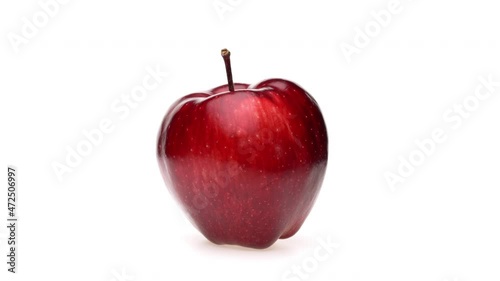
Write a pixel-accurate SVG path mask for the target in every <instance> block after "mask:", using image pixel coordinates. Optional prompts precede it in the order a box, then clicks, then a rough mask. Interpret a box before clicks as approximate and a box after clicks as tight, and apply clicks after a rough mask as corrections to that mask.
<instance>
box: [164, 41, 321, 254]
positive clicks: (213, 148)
mask: <svg viewBox="0 0 500 281" xmlns="http://www.w3.org/2000/svg"><path fill="white" fill-rule="evenodd" d="M229 54H230V53H229V51H227V50H226V49H224V50H222V55H223V57H224V59H225V62H226V71H227V76H228V84H227V85H223V86H220V87H217V88H215V89H213V90H210V91H207V92H200V93H195V94H190V95H187V96H185V97H183V98H181V99H179V100H178V101H177V102H175V103H174V104H173V105H172V106H171V107H170V109H169V110H168V112H167V114H166V115H165V118H164V119H163V123H162V124H161V128H160V131H159V134H158V144H157V158H158V163H159V166H160V170H161V173H162V175H163V178H164V180H165V183H166V184H167V186H168V187H169V189H170V191H171V192H172V193H173V195H174V196H175V198H176V199H177V200H178V201H179V202H180V204H181V206H182V207H183V208H184V210H185V212H186V213H187V215H188V216H189V218H190V220H191V221H192V223H193V224H194V225H195V226H196V227H197V228H198V229H199V230H200V232H201V233H203V235H204V236H205V237H206V238H207V239H208V240H210V241H212V242H213V243H215V244H233V245H240V246H245V247H251V248H267V247H269V246H271V245H272V244H273V243H274V242H276V241H277V240H278V239H279V238H281V239H284V238H288V237H290V236H292V235H294V234H295V233H296V232H297V231H298V230H299V228H300V227H301V225H302V224H303V222H304V220H305V219H306V217H307V215H308V214H309V212H310V211H311V208H312V206H313V204H314V201H315V199H316V197H317V195H318V192H319V190H320V187H321V184H322V182H323V178H324V175H325V170H326V164H327V158H328V137H327V131H326V126H325V122H324V119H323V116H322V114H321V111H320V109H319V107H318V104H317V103H316V101H315V100H314V99H313V97H312V96H311V95H309V94H308V93H307V92H306V91H305V90H304V89H302V88H301V87H300V86H298V85H297V84H295V83H293V82H290V81H287V80H283V79H269V80H265V81H262V82H260V83H257V84H254V85H251V86H250V85H247V84H240V83H236V84H233V82H232V74H231V66H230V61H229Z"/></svg>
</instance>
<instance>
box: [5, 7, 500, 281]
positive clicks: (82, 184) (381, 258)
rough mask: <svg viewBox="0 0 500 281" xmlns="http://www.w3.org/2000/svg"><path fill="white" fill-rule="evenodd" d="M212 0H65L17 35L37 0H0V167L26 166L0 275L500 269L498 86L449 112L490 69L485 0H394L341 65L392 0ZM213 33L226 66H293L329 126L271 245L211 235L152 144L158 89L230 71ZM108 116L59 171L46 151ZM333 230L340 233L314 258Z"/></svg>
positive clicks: (166, 98) (166, 99)
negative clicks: (25, 34)
mask: <svg viewBox="0 0 500 281" xmlns="http://www.w3.org/2000/svg"><path fill="white" fill-rule="evenodd" d="M46 1H47V0H42V2H46ZM213 3H214V2H213V0H205V1H153V0H142V1H90V0H87V1H79V0H73V1H69V2H68V3H67V4H64V5H61V6H60V10H59V11H58V13H56V14H55V15H54V16H53V17H52V18H50V19H49V21H48V23H47V24H46V26H44V27H40V28H39V30H38V32H37V33H36V34H35V35H34V36H33V37H32V38H29V39H27V41H28V42H27V43H25V44H22V45H21V46H19V51H18V52H17V53H16V52H15V48H14V47H13V45H12V44H11V42H10V41H9V34H10V36H12V33H15V34H18V35H21V31H22V28H23V25H24V22H23V20H22V19H23V17H26V18H28V19H29V20H30V21H33V20H32V18H33V15H35V14H36V13H37V12H39V11H43V10H42V9H41V7H40V5H39V4H38V3H37V1H34V0H33V1H2V3H1V4H0V29H1V30H0V33H1V34H2V40H0V94H1V99H0V100H1V101H0V106H1V107H0V117H1V118H0V122H1V123H0V124H1V127H0V132H1V140H0V151H1V153H0V156H1V163H0V167H2V169H3V170H4V171H5V170H6V167H7V165H9V164H12V165H16V166H17V167H18V169H19V193H18V196H19V211H18V215H19V218H20V221H19V224H20V226H19V233H18V238H19V241H18V242H19V250H18V257H19V264H18V272H19V273H18V274H17V275H16V276H13V274H10V273H7V268H6V264H4V262H3V261H4V260H5V259H6V258H5V255H6V254H7V252H6V250H7V249H6V241H5V239H6V237H7V229H6V228H5V227H4V226H2V227H1V229H0V240H1V241H0V242H1V244H0V245H1V246H0V251H1V256H2V258H0V260H1V261H2V264H3V265H2V266H0V269H1V271H0V272H1V273H0V276H2V277H0V279H1V280H75V281H76V280H86V281H88V280H103V281H110V280H117V281H130V280H137V281H157V280H384V281H390V280H394V281H401V280H407V281H417V280H419V281H420V280H427V281H434V280H435V281H443V280H451V281H453V280H459V281H473V280H500V271H499V267H498V266H499V264H500V254H499V253H500V204H499V203H498V202H499V201H500V191H499V189H500V179H499V176H498V175H499V168H500V162H499V160H498V159H499V158H500V148H499V144H500V134H499V130H500V126H499V121H500V110H498V108H499V106H500V97H498V95H499V94H500V88H499V87H496V91H497V92H496V93H495V94H493V95H491V96H490V97H489V98H487V99H485V100H483V101H480V103H479V105H478V106H477V109H475V110H474V111H473V112H469V113H470V116H469V117H468V118H464V119H463V124H461V126H459V128H457V129H453V128H452V126H451V125H453V124H454V123H447V122H445V120H444V119H443V114H444V113H445V112H446V111H447V110H448V109H449V108H453V106H454V104H460V103H462V101H463V100H464V99H465V98H467V97H470V96H472V95H473V94H474V90H475V88H476V87H477V86H478V85H480V82H479V79H478V77H479V76H483V77H488V75H492V77H493V78H492V79H493V80H495V81H499V80H500V70H499V68H498V66H499V63H500V52H499V49H500V33H499V32H498V27H499V26H500V17H498V6H497V5H496V4H495V2H494V1H491V0H490V1H487V0H476V1H429V0H421V1H408V0H401V2H400V8H401V9H402V10H401V11H400V12H399V13H397V14H393V15H392V18H391V20H390V22H389V23H388V24H387V26H385V27H382V28H381V30H380V32H378V34H374V36H372V37H371V39H370V42H369V43H368V44H366V46H364V47H362V48H360V49H359V52H358V53H356V54H354V55H352V56H351V57H350V58H351V59H352V60H351V62H350V63H348V60H347V59H346V56H345V55H344V54H343V52H342V50H341V48H340V45H341V44H342V43H343V42H344V43H346V44H351V45H352V44H354V38H355V36H356V34H357V33H356V31H355V30H356V28H360V29H362V30H363V29H365V27H366V25H370V21H372V20H373V15H372V14H371V12H372V11H375V12H378V11H380V10H382V9H387V5H388V3H389V1H387V0H377V1H295V0H286V1H285V0H280V1H250V0H248V1H247V0H241V1H239V2H238V1H233V2H231V3H232V4H233V7H232V9H231V10H228V11H226V12H225V13H223V14H221V15H222V17H221V16H220V15H219V14H218V12H217V11H216V10H215V8H214V6H213ZM221 3H227V2H226V0H221ZM374 30H375V29H374ZM375 31H376V30H375ZM221 48H229V49H230V50H231V52H232V61H233V71H234V77H235V80H236V81H238V82H246V83H254V82H258V81H259V80H263V79H266V78H270V77H281V78H286V79H289V80H292V81H295V82H297V83H298V84H300V85H302V86H303V87H304V88H305V89H307V90H308V91H309V92H310V93H311V94H312V95H313V96H314V97H315V98H316V100H317V101H318V103H319V104H320V107H321V108H322V110H323V113H324V116H325V119H326V123H327V126H328V131H329V138H330V139H329V140H330V143H329V147H330V154H329V164H328V170H327V175H326V178H325V182H324V184H323V188H322V190H321V193H320V196H319V198H318V200H317V202H316V205H315V207H314V209H313V211H312V213H311V214H310V216H309V218H308V219H307V221H306V223H305V224H304V226H303V228H302V229H301V230H300V231H299V232H298V233H297V234H296V235H295V236H294V237H292V238H290V239H288V240H281V241H278V242H277V243H276V244H275V245H273V246H272V247H271V248H269V249H266V250H249V249H244V248H240V247H224V246H215V245H212V244H211V243H209V242H207V241H206V240H205V238H204V237H203V236H202V235H201V234H200V233H198V232H197V230H195V228H194V227H192V226H191V224H190V223H189V222H188V221H187V220H186V219H185V216H184V215H183V213H182V212H181V211H180V210H179V208H178V206H177V205H176V202H175V201H174V200H173V198H172V197H171V196H170V194H169V193H168V191H167V189H166V188H165V185H164V183H163V181H162V178H161V176H160V173H159V170H158V167H157V163H156V159H155V141H156V133H157V129H158V127H159V125H160V122H161V119H162V117H163V115H164V113H165V112H166V110H167V108H168V107H169V106H170V104H171V103H172V102H173V101H174V100H176V99H178V98H179V97H181V96H183V95H186V94H189V93H191V92H196V91H201V90H206V89H210V88H212V87H215V86H218V85H220V84H224V83H225V73H224V67H223V63H222V59H221V58H220V53H219V52H220V49H221ZM157 65H159V66H160V68H161V70H162V71H168V72H169V73H170V74H169V76H168V77H167V78H165V79H164V81H163V82H162V83H161V84H160V85H159V87H158V88H157V89H155V90H154V91H151V92H149V93H148V95H147V98H145V99H144V101H141V102H139V103H138V104H137V107H136V108H135V109H133V110H131V112H130V115H128V116H127V117H126V118H121V116H120V115H119V114H117V113H116V112H115V111H113V110H112V109H111V104H112V103H113V102H114V101H115V100H116V99H118V100H119V99H120V96H121V95H122V94H123V95H130V92H131V89H132V88H133V87H134V86H137V85H140V84H141V82H142V79H143V78H144V77H145V76H146V75H147V72H146V67H148V66H151V67H155V66H157ZM105 118H109V119H111V120H112V121H113V125H114V130H113V131H112V132H111V133H108V134H105V136H104V139H103V141H102V143H101V144H100V145H98V146H97V147H94V149H93V151H92V152H91V153H90V154H89V155H88V156H85V157H84V158H83V160H82V161H81V164H79V165H77V166H76V167H75V168H73V170H72V172H68V173H65V174H64V175H63V177H62V181H59V180H58V178H57V176H56V174H55V173H54V171H53V168H52V166H51V165H52V163H53V162H54V161H56V162H59V163H65V157H66V154H67V151H66V147H67V146H70V147H73V148H74V147H76V145H77V144H78V143H79V142H81V141H82V140H84V139H85V137H84V136H83V134H82V130H92V129H95V128H97V127H98V124H99V122H100V121H101V120H103V119H105ZM435 128H441V129H443V130H444V131H445V134H446V137H447V140H446V141H445V142H444V143H441V144H438V145H437V147H436V148H435V150H434V151H433V153H432V155H430V156H428V157H426V159H425V160H424V161H423V164H422V165H420V166H418V167H417V168H416V169H415V171H414V173H413V174H412V175H411V176H408V177H405V182H404V183H398V184H397V185H396V186H395V188H393V189H391V188H390V186H389V185H388V184H387V182H386V179H385V178H384V173H386V172H393V173H397V168H398V165H399V163H400V160H399V159H398V156H402V157H403V158H406V159H408V157H409V155H410V153H412V151H415V150H416V149H417V147H416V145H415V143H414V142H415V140H422V139H424V138H429V137H430V136H431V134H432V131H433V130H434V129H435ZM4 173H6V172H4ZM1 178H2V181H3V183H2V186H4V187H5V188H3V189H2V190H3V191H2V192H1V194H2V195H1V198H3V199H1V200H0V201H1V202H2V204H1V209H2V210H1V217H2V218H4V217H5V218H6V213H7V212H6V204H5V202H6V192H7V191H6V184H7V183H6V175H4V176H2V177H1ZM2 220H4V219H2ZM2 225H4V223H3V222H2ZM328 239H330V240H331V241H334V242H335V243H338V244H339V247H338V248H337V249H335V251H334V252H333V253H332V254H329V255H328V258H327V259H326V260H324V261H316V260H314V259H315V257H314V251H315V249H316V248H318V247H321V243H319V242H318V241H319V240H328ZM294 266H297V267H299V269H300V270H302V271H303V272H306V273H307V278H303V277H304V276H303V277H302V278H301V277H300V276H298V275H294V274H292V273H290V272H289V271H291V270H292V269H293V268H294ZM286 278H288V279H286Z"/></svg>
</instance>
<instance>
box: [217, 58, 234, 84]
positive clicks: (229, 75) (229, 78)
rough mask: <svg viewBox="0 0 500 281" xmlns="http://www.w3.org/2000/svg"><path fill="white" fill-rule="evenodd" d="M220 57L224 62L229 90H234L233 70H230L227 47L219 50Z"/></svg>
mask: <svg viewBox="0 0 500 281" xmlns="http://www.w3.org/2000/svg"><path fill="white" fill-rule="evenodd" d="M220 53H221V55H222V58H223V59H224V64H225V65H226V74H227V85H228V86H229V91H231V92H233V91H234V83H233V72H232V71H231V59H230V58H229V57H230V56H231V52H229V50H228V49H222V51H221V52H220Z"/></svg>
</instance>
